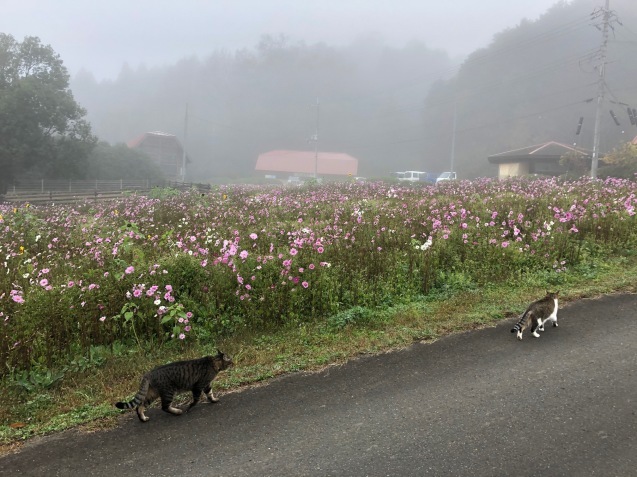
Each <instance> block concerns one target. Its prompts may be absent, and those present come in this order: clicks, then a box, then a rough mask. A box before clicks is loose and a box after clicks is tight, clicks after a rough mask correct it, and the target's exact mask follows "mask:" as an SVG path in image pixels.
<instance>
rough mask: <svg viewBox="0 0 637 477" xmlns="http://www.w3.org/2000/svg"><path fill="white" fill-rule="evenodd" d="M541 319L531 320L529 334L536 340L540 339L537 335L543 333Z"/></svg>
mask: <svg viewBox="0 0 637 477" xmlns="http://www.w3.org/2000/svg"><path fill="white" fill-rule="evenodd" d="M542 325H543V323H542V318H535V319H533V325H532V327H531V334H532V335H533V336H535V337H536V338H539V337H540V334H539V333H538V330H539V331H544V328H542Z"/></svg>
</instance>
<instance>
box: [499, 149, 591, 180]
mask: <svg viewBox="0 0 637 477" xmlns="http://www.w3.org/2000/svg"><path fill="white" fill-rule="evenodd" d="M567 153H571V154H576V155H581V156H582V157H585V158H590V157H591V152H590V151H587V150H586V149H581V148H578V147H575V146H569V145H567V144H562V143H559V142H555V141H549V142H546V143H543V144H536V145H534V146H528V147H524V148H521V149H514V150H512V151H506V152H501V153H499V154H493V155H492V156H489V157H488V160H489V162H490V163H491V164H497V165H498V177H499V178H500V179H503V178H506V177H513V176H522V175H527V174H538V175H547V176H557V175H560V174H563V173H564V172H566V168H565V167H564V166H562V165H561V164H560V159H561V158H562V156H563V155H564V154H567Z"/></svg>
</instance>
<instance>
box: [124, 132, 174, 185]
mask: <svg viewBox="0 0 637 477" xmlns="http://www.w3.org/2000/svg"><path fill="white" fill-rule="evenodd" d="M127 145H128V147H130V148H131V149H136V150H138V151H141V152H143V153H145V154H146V155H147V156H148V157H150V158H151V159H152V160H153V161H154V162H155V163H156V164H157V165H158V166H159V167H160V169H161V170H162V172H163V173H164V175H165V176H166V178H167V179H170V180H182V166H183V160H184V149H183V147H182V145H181V143H180V142H179V140H178V139H177V136H175V135H174V134H168V133H164V132H160V131H154V132H147V133H144V134H142V135H141V136H139V137H137V138H135V139H133V140H131V141H128V143H127Z"/></svg>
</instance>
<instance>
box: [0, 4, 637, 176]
mask: <svg viewBox="0 0 637 477" xmlns="http://www.w3.org/2000/svg"><path fill="white" fill-rule="evenodd" d="M602 3H603V0H573V1H571V2H554V1H552V0H551V1H549V0H547V1H541V0H537V1H532V2H531V1H524V2H513V1H510V0H509V1H500V0H497V1H496V0H492V1H484V2H479V3H478V2H475V1H474V0H457V1H453V2H422V1H405V0H403V1H392V2H389V1H377V0H356V1H355V0H341V1H336V0H323V1H311V0H305V1H299V0H296V1H293V0H269V1H264V0H260V1H253V0H244V1H241V0H235V1H225V0H224V1H215V2H206V1H194V0H189V1H183V2H158V1H155V2H150V1H147V0H139V1H136V2H128V3H124V2H123V1H120V0H114V1H110V2H104V3H97V2H92V3H91V2H83V1H79V0H78V1H70V0H58V1H57V2H42V1H40V2H37V1H33V0H26V1H21V2H17V1H15V2H14V1H12V0H10V1H9V2H8V3H7V2H6V0H5V3H4V4H3V10H4V13H5V14H4V15H3V17H2V20H0V22H6V23H7V24H6V25H1V24H0V31H5V32H7V33H10V34H13V35H14V36H16V37H17V38H21V37H22V36H24V35H35V36H39V37H40V38H41V39H42V41H43V42H44V43H48V44H51V46H52V47H53V48H54V49H55V50H56V52H58V53H59V54H60V56H61V57H62V59H63V60H64V62H65V65H66V66H67V67H68V69H69V72H70V73H71V76H72V81H71V87H72V90H73V93H74V95H75V97H76V99H77V100H78V101H79V102H80V103H81V104H82V106H84V107H85V108H86V109H87V118H88V119H89V120H90V122H91V124H92V127H93V131H94V132H95V134H96V135H97V136H99V137H100V139H103V140H106V141H109V142H110V143H112V144H115V143H121V142H126V141H129V140H131V139H133V138H135V137H137V136H139V135H140V134H142V133H144V132H147V131H164V132H167V133H170V134H175V135H176V136H178V137H179V138H180V140H182V141H184V142H185V144H186V147H187V150H188V155H189V158H190V162H189V165H188V172H187V179H189V180H198V181H221V180H226V179H237V180H241V179H244V178H249V177H251V176H252V177H254V176H256V174H255V171H254V166H255V162H256V158H257V156H258V154H260V153H262V152H266V151H268V150H272V149H305V150H308V149H312V148H313V147H314V144H313V143H312V142H311V140H310V139H311V138H312V136H313V135H314V134H315V133H316V130H317V126H318V129H319V149H320V150H322V151H332V152H344V153H348V154H351V155H353V156H355V157H357V158H358V159H359V172H358V173H359V175H364V176H369V177H386V176H388V175H389V173H390V172H392V171H396V170H409V169H415V170H425V171H438V172H441V171H444V170H449V168H450V167H451V162H452V161H453V163H454V169H455V170H457V171H458V173H459V176H460V177H476V176H480V175H493V174H494V173H495V170H494V169H493V167H490V166H489V164H488V162H487V157H488V155H490V154H495V153H499V152H503V151H506V150H511V149H516V148H523V147H527V146H530V145H533V144H539V143H543V142H547V141H559V142H563V143H565V144H577V145H578V146H580V147H584V148H589V149H590V148H591V147H592V142H593V139H592V132H593V122H594V113H595V107H594V105H595V103H594V101H592V99H593V98H595V97H596V95H597V80H598V74H597V71H598V70H597V68H598V67H599V65H600V64H601V63H600V62H601V59H600V50H599V47H600V44H601V39H602V37H601V33H600V31H599V30H598V29H597V28H596V26H599V19H595V18H592V17H591V13H592V12H594V11H595V9H596V8H598V7H599V6H600V5H601V4H602ZM611 7H612V8H613V9H615V11H616V13H617V16H618V18H620V19H621V22H622V25H620V24H619V23H616V22H615V23H613V25H612V26H613V27H614V28H613V31H612V34H611V37H610V41H609V44H608V51H607V55H608V57H607V68H606V70H607V72H606V88H605V91H606V97H605V103H604V117H603V120H602V124H601V130H602V140H601V149H602V152H604V151H609V150H610V149H612V148H613V147H615V146H616V145H618V144H620V143H621V142H622V141H626V140H630V139H632V137H634V136H635V135H637V126H635V125H631V124H630V123H629V122H628V119H627V118H626V117H624V116H625V114H623V113H622V111H623V110H624V109H625V108H626V107H627V106H628V105H631V106H632V107H637V88H636V87H635V82H634V80H633V79H632V78H634V77H635V74H637V9H635V8H634V0H612V1H611ZM53 18H55V21H52V19H53ZM9 19H10V21H9ZM317 98H318V99H319V107H318V108H317ZM186 107H187V108H188V121H187V123H186V121H185V116H186ZM613 108H614V109H615V111H616V112H617V115H618V116H619V117H620V119H621V124H620V125H619V126H617V125H615V124H614V123H613V121H612V120H611V118H610V116H609V115H608V112H609V110H610V109H613ZM580 118H584V119H583V128H582V131H581V134H575V130H576V126H577V123H578V121H579V119H580ZM317 123H318V124H317ZM452 151H453V152H452Z"/></svg>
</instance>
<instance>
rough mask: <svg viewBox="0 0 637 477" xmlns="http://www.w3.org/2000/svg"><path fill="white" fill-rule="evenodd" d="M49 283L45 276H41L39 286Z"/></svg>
mask: <svg viewBox="0 0 637 477" xmlns="http://www.w3.org/2000/svg"><path fill="white" fill-rule="evenodd" d="M48 284H49V281H48V280H47V279H46V278H43V279H42V280H40V286H41V287H45V286H47V285H48Z"/></svg>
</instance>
